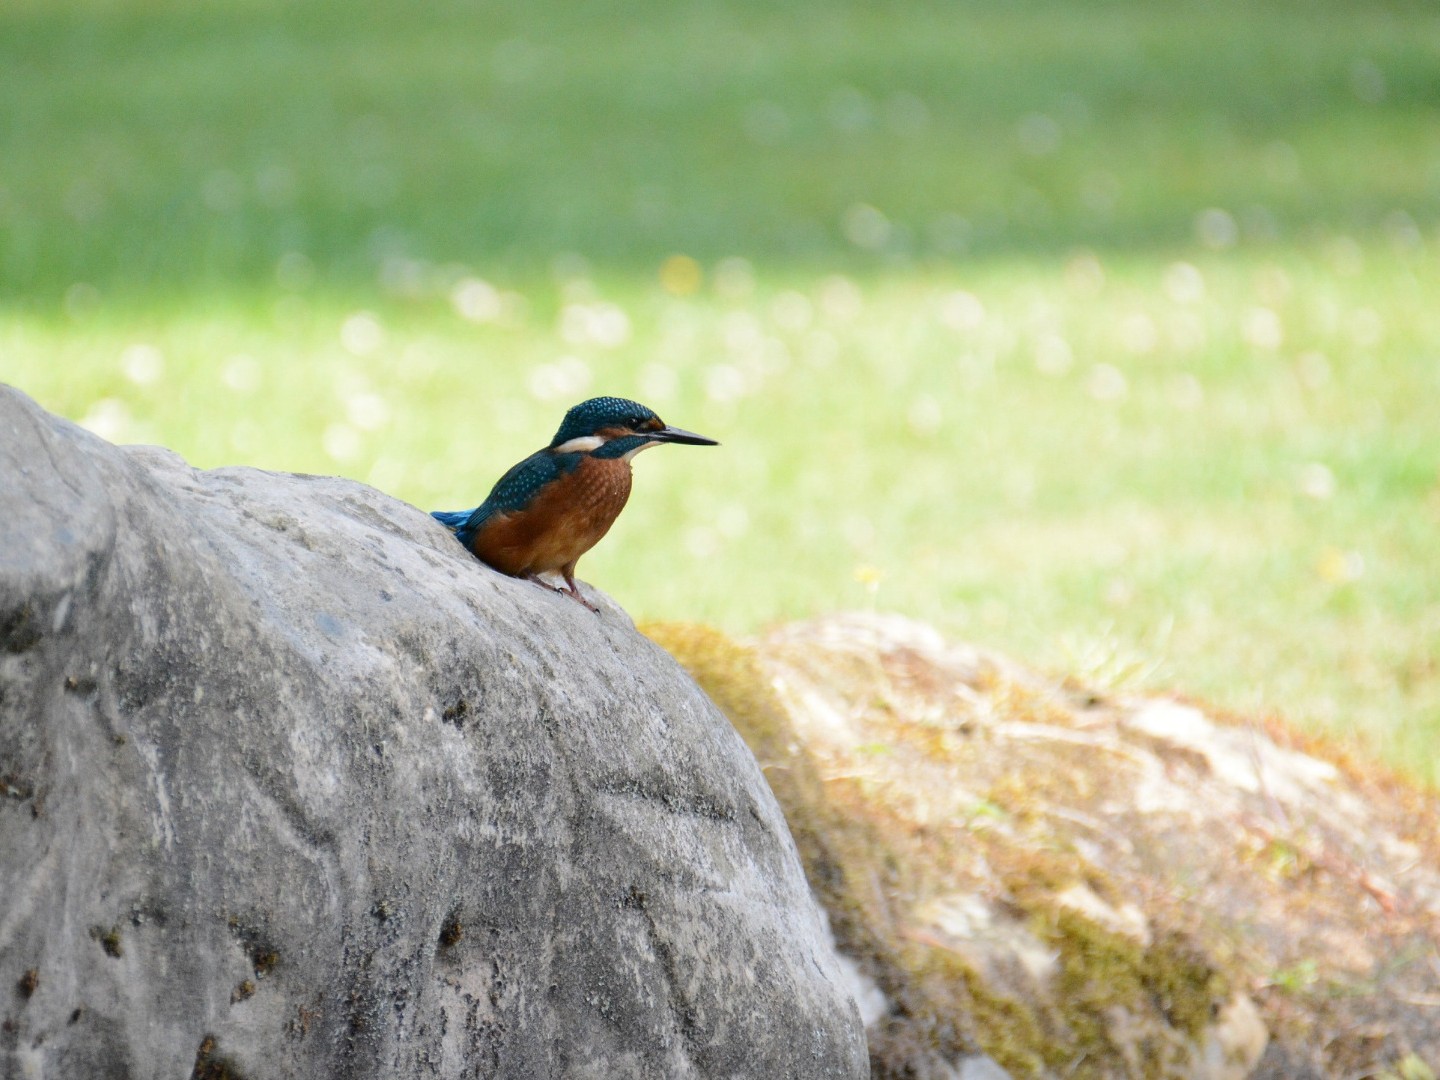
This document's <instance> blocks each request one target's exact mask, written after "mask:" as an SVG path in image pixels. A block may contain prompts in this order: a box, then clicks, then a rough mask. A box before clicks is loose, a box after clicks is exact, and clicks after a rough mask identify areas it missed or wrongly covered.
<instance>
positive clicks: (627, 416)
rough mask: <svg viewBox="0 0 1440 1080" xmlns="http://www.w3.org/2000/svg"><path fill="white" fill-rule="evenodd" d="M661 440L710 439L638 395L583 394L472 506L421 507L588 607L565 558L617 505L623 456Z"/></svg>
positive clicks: (570, 559)
mask: <svg viewBox="0 0 1440 1080" xmlns="http://www.w3.org/2000/svg"><path fill="white" fill-rule="evenodd" d="M662 443H681V444H684V445H688V446H719V445H720V444H719V443H717V442H716V441H715V440H714V439H707V438H706V437H705V436H704V435H696V434H695V433H694V432H693V431H685V430H683V429H681V428H675V427H670V426H668V425H667V424H666V423H665V421H663V420H661V419H660V417H658V416H656V415H655V413H654V411H653V410H652V409H648V408H646V407H645V406H644V405H641V404H640V403H639V402H638V401H628V400H626V399H625V398H617V397H597V398H591V399H590V400H589V401H582V402H581V403H580V404H579V405H576V406H575V407H574V408H572V409H571V410H570V411H569V412H567V413H566V414H565V419H564V421H563V422H562V423H561V424H560V430H558V431H557V432H555V438H553V439H551V440H550V445H549V446H547V447H545V448H544V449H543V450H537V451H535V453H533V454H531V455H530V456H529V457H527V458H526V459H525V460H524V461H521V462H519V463H518V464H516V465H514V466H512V467H511V468H510V470H509V471H508V472H506V473H505V475H504V476H502V477H500V479H499V480H498V481H497V482H496V484H495V487H494V488H493V489H491V491H490V494H489V495H488V496H486V498H485V501H484V502H483V503H481V504H480V505H479V506H477V507H476V508H475V509H473V510H435V511H432V512H431V515H430V516H431V517H433V518H435V519H436V520H437V521H439V522H440V523H441V524H442V525H444V526H446V528H448V529H450V530H451V531H452V532H453V533H454V534H455V538H456V539H457V540H459V541H460V543H462V544H464V545H465V549H466V550H467V551H469V552H470V553H471V554H473V555H474V556H475V557H476V558H478V559H479V560H480V561H481V562H483V563H485V564H487V565H488V566H491V567H493V568H495V569H496V570H499V571H500V572H501V573H502V574H509V575H510V576H511V577H517V578H524V579H526V580H527V581H533V582H534V583H535V584H537V585H539V586H541V587H542V588H545V589H550V588H553V586H551V585H548V584H546V583H545V582H544V581H541V580H540V576H539V575H541V574H545V573H551V572H553V571H556V570H558V571H560V574H561V576H562V577H564V579H565V585H566V588H564V589H560V588H555V591H556V592H559V593H564V594H566V595H568V596H571V597H573V598H574V599H576V600H578V601H579V602H580V603H582V604H584V605H585V606H586V607H588V608H589V609H590V610H591V611H594V612H597V613H598V612H599V610H600V609H599V608H597V607H596V606H595V605H594V604H592V603H590V602H589V601H588V600H586V599H585V598H584V597H583V596H581V595H580V590H579V588H578V587H576V585H575V564H576V562H578V561H579V559H580V556H581V555H584V554H585V552H587V551H589V550H590V549H591V548H592V547H594V546H595V545H596V544H598V543H599V542H600V538H601V537H603V536H604V535H605V534H606V533H607V532H608V531H609V530H610V526H611V525H613V524H614V523H615V519H616V518H617V517H619V516H620V511H621V510H623V509H625V503H626V500H628V499H629V498H630V461H631V459H632V458H634V457H635V455H636V454H638V453H640V451H642V450H648V449H650V447H652V446H659V445H660V444H662Z"/></svg>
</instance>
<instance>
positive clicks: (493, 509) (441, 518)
mask: <svg viewBox="0 0 1440 1080" xmlns="http://www.w3.org/2000/svg"><path fill="white" fill-rule="evenodd" d="M581 456H582V455H580V454H557V453H555V452H554V451H553V450H549V449H546V450H537V451H536V452H535V453H533V454H531V455H530V456H529V457H527V458H526V459H525V460H524V461H522V462H520V463H519V464H517V465H513V466H511V468H510V470H509V471H508V472H507V473H506V474H505V475H504V476H502V477H500V479H499V480H497V481H496V483H495V486H494V487H493V488H492V489H491V490H490V494H489V495H488V496H487V497H486V499H485V501H484V502H483V503H481V504H480V505H479V506H477V507H476V508H475V509H474V510H434V511H431V513H430V516H431V517H433V518H434V519H435V520H436V521H438V522H440V523H441V524H442V525H444V526H445V527H446V528H448V529H452V530H454V532H455V539H457V540H459V541H460V543H462V544H464V545H465V549H466V550H467V551H469V550H472V549H473V548H474V546H475V534H476V533H478V532H479V531H480V529H481V527H482V526H483V525H484V524H485V522H487V521H489V520H490V519H491V518H492V517H494V516H495V515H496V514H513V513H515V512H517V511H519V510H524V509H525V508H526V507H527V506H529V505H530V504H531V503H532V502H533V501H534V500H535V496H536V495H538V494H540V492H541V491H542V490H543V489H544V488H545V486H546V485H547V484H550V483H552V482H553V481H555V480H558V479H560V477H562V476H565V475H567V474H569V473H572V472H574V471H575V467H576V466H577V465H579V464H580V458H581Z"/></svg>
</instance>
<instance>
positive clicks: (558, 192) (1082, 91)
mask: <svg viewBox="0 0 1440 1080" xmlns="http://www.w3.org/2000/svg"><path fill="white" fill-rule="evenodd" d="M583 7H584V9H583V10H580V7H578V6H577V7H576V8H575V9H572V8H571V7H568V6H557V7H555V8H553V9H551V8H548V7H547V8H546V9H545V10H544V12H543V14H540V13H537V12H536V9H534V8H532V7H529V6H518V5H517V6H515V7H513V8H511V9H501V8H493V9H490V10H489V13H488V14H484V15H482V14H478V13H476V11H475V9H473V8H472V7H470V6H468V5H461V4H450V5H440V6H437V7H435V8H433V9H427V11H425V12H424V13H421V12H415V11H412V10H410V9H409V8H401V7H399V6H393V5H390V4H382V3H379V2H375V0H372V2H369V3H363V4H358V5H354V6H351V7H349V8H347V9H346V11H347V14H346V16H345V17H344V18H343V19H341V18H339V17H338V16H336V15H334V14H333V12H334V10H335V9H334V8H332V7H330V6H328V5H321V4H318V3H314V4H312V3H301V4H284V5H282V4H279V3H267V2H263V0H252V2H243V3H242V2H239V0H236V2H234V3H230V4H226V5H218V4H216V5H206V6H197V5H192V4H185V5H181V4H170V3H160V2H151V3H142V2H140V0H134V2H130V3H121V2H115V3H101V2H99V0H95V2H93V3H87V4H79V3H68V4H56V3H46V4H41V3H39V2H38V0H33V2H23V3H19V4H15V5H10V6H9V7H8V8H7V9H6V10H5V11H4V12H0V95H3V97H4V100H5V102H6V103H7V107H8V108H9V112H8V115H7V116H6V117H5V118H4V119H3V120H0V230H3V233H0V237H3V246H0V305H3V306H0V379H3V380H4V381H7V382H11V383H14V384H16V385H18V386H20V387H21V388H22V389H24V390H25V391H26V392H28V393H30V394H31V395H32V396H34V397H36V398H37V399H38V400H40V401H41V402H42V403H43V404H44V405H46V406H47V407H49V408H51V409H52V410H54V411H57V412H59V413H62V414H64V415H67V416H70V417H73V418H75V419H78V420H81V421H82V422H84V423H85V424H86V425H87V426H89V427H91V428H92V430H96V431H98V432H100V433H101V434H104V435H105V436H106V437H108V438H112V439H115V440H117V441H157V442H162V443H164V444H166V445H168V446H171V447H173V448H175V449H176V450H178V451H180V452H181V453H183V454H184V455H185V456H186V457H187V458H189V459H190V460H191V461H192V462H194V463H195V464H197V465H201V466H212V465H219V464H232V463H248V464H254V465H259V466H262V467H266V468H275V469H285V470H298V471H314V472H338V473H341V474H343V475H347V476H352V477H355V478H357V479H361V480H365V481H367V482H369V483H372V484H374V485H376V486H378V487H380V488H382V489H384V490H386V491H388V492H391V493H393V494H395V495H396V496H398V497H400V498H402V499H405V500H407V501H410V502H413V503H415V504H416V505H418V506H421V507H425V508H432V507H445V508H458V507H460V506H466V505H473V503H474V502H476V501H478V499H479V498H481V497H483V495H484V494H485V492H486V490H488V487H489V484H490V483H491V482H493V480H494V479H495V477H496V476H498V474H499V473H500V472H501V471H502V470H503V469H504V468H505V467H506V466H507V465H509V464H510V463H511V462H512V461H514V460H516V459H517V458H519V457H520V456H522V455H523V454H525V453H528V452H529V451H531V450H533V449H535V448H537V447H538V446H540V445H542V444H543V443H544V442H545V441H546V440H548V438H549V436H550V434H551V432H552V431H553V429H554V427H555V425H556V424H557V423H558V420H559V417H560V414H561V413H562V412H563V410H564V409H565V408H566V407H567V406H568V405H570V404H572V403H573V402H574V401H577V400H579V399H580V398H582V397H585V396H587V395H589V394H591V393H597V392H613V393H621V394H625V395H627V396H634V397H638V398H640V399H641V400H644V401H646V402H647V403H649V404H651V405H653V406H655V407H656V408H657V409H658V410H659V411H660V412H661V413H662V415H664V416H665V418H666V419H667V420H670V421H671V422H673V423H677V424H680V425H681V426H684V427H689V428H693V429H695V430H699V431H702V432H704V433H706V434H709V435H712V436H714V437H716V438H719V439H721V440H722V442H723V443H724V446H723V447H722V448H720V449H718V450H699V449H688V448H685V449H682V448H675V449H665V450H662V451H658V452H656V453H653V454H649V455H646V456H645V457H644V458H642V459H640V461H639V462H638V463H637V473H638V477H637V486H636V491H635V495H634V497H633V499H632V505H631V507H630V508H629V509H628V510H627V511H626V514H625V515H624V516H623V517H622V519H621V521H620V523H619V524H618V525H617V526H616V529H615V530H614V532H613V533H612V535H611V537H610V538H609V539H607V540H606V541H605V543H604V544H602V545H601V546H600V547H599V548H597V549H596V550H595V551H594V552H593V553H591V554H590V555H589V556H587V557H586V558H585V560H584V561H583V562H582V563H581V568H580V570H581V577H582V578H584V579H586V580H589V581H591V582H593V583H594V584H596V585H598V586H599V587H601V588H604V589H606V590H607V591H609V592H610V593H612V594H613V595H615V596H616V597H617V598H618V599H619V600H620V601H621V602H622V603H623V604H625V606H626V607H627V608H628V609H629V610H630V611H631V612H632V613H633V614H634V615H636V616H637V618H638V617H664V618H680V619H701V620H706V621H710V622H714V623H718V624H720V625H722V626H725V627H728V628H730V629H732V630H736V631H742V632H744V631H749V630H753V629H756V628H758V627H761V626H763V625H764V624H766V623H768V622H772V621H775V620H779V619H786V618H793V617H797V616H804V615H809V614H813V613H819V612H827V611H834V610H837V609H845V608H856V607H860V608H869V607H876V608H879V609H882V610H896V611H901V612H905V613H908V614H912V615H915V616H917V617H920V618H923V619H926V620H929V621H931V622H933V623H935V624H937V625H938V626H940V627H941V628H942V629H944V630H946V631H947V632H950V633H953V634H955V635H959V636H964V637H966V638H969V639H972V640H974V641H977V642H979V643H981V644H985V645H989V646H993V647H996V648H1000V649H1003V650H1006V651H1008V652H1011V653H1012V654H1014V655H1016V656H1017V657H1019V658H1021V659H1023V660H1026V661H1028V662H1032V663H1035V664H1039V665H1043V666H1045V667H1048V668H1051V669H1054V670H1056V671H1078V672H1080V673H1081V674H1082V675H1084V676H1086V677H1088V678H1092V679H1095V680H1097V681H1100V682H1102V683H1111V684H1123V685H1150V686H1165V687H1176V688H1179V689H1182V690H1184V691H1187V692H1190V693H1193V694H1198V695H1201V696H1205V697H1208V698H1211V699H1213V700H1216V701H1218V702H1220V703H1223V704H1226V705H1229V706H1234V707H1237V708H1240V709H1243V710H1247V711H1262V710H1276V711H1279V712H1281V713H1283V714H1285V715H1288V716H1290V717H1292V718H1294V719H1297V720H1299V721H1302V722H1306V723H1315V724H1319V725H1323V726H1324V727H1326V728H1327V729H1330V730H1336V731H1340V732H1345V733H1353V734H1357V735H1359V736H1361V737H1362V738H1364V739H1367V740H1370V741H1371V745H1373V746H1374V747H1375V748H1377V749H1378V750H1379V751H1380V752H1381V753H1383V754H1384V755H1385V756H1387V757H1388V758H1389V759H1390V760H1392V761H1395V762H1398V763H1400V764H1402V765H1405V766H1406V767H1408V768H1411V769H1413V770H1415V771H1416V772H1418V773H1421V774H1423V775H1427V776H1430V777H1432V778H1437V777H1440V769H1437V767H1436V765H1435V762H1436V759H1437V753H1436V751H1437V746H1440V539H1437V537H1440V231H1437V226H1436V221H1437V208H1440V113H1437V105H1440V20H1437V15H1436V13H1435V10H1434V9H1433V8H1432V7H1429V6H1419V5H1416V6H1413V7H1407V6H1400V5H1395V6H1389V7H1364V8H1356V7H1353V6H1348V5H1339V4H1336V5H1330V6H1326V5H1320V6H1319V7H1318V8H1317V6H1316V5H1294V6H1291V5H1284V4H1276V5H1270V6H1267V7H1265V8H1263V9H1258V10H1257V9H1255V6H1254V5H1250V4H1245V5H1241V4H1219V5H1215V4H1208V5H1187V4H1176V5H1163V8H1164V10H1163V11H1162V10H1160V6H1154V5H1140V4H1131V3H1120V2H1116V3H1107V4H1074V3H1066V4H1060V3H1034V4H1020V5H989V4H984V5H981V4H977V5H971V6H963V5H958V6H952V5H938V4H937V5H926V4H916V5H909V6H906V7H893V8H892V7H888V6H886V7H874V8H870V7H861V6H856V7H854V8H851V7H846V6H843V5H815V6H803V5H791V6H787V7H785V8H784V10H779V9H775V8H772V7H770V6H762V5H756V6H754V7H751V6H748V5H736V6H731V7H723V6H720V5H692V6H669V5H666V6H656V7H654V8H650V7H648V6H647V7H645V8H644V11H643V12H642V13H637V12H636V11H635V10H634V6H633V5H632V6H631V7H629V8H626V9H625V10H623V11H622V10H621V9H620V8H613V9H612V8H606V7H591V6H583ZM1317 12H1318V13H1317ZM677 256H680V257H677Z"/></svg>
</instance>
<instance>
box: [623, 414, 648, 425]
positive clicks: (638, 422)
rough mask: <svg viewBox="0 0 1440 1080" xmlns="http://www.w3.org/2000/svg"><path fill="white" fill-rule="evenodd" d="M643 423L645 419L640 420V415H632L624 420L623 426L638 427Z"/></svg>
mask: <svg viewBox="0 0 1440 1080" xmlns="http://www.w3.org/2000/svg"><path fill="white" fill-rule="evenodd" d="M643 423H645V421H644V420H642V419H641V418H640V417H638V416H632V417H630V419H629V420H626V421H625V426H626V427H630V428H638V427H639V426H640V425H641V424H643Z"/></svg>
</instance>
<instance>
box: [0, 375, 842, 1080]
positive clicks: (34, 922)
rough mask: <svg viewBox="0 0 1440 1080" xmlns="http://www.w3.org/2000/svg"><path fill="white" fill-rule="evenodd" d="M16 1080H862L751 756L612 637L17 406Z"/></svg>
mask: <svg viewBox="0 0 1440 1080" xmlns="http://www.w3.org/2000/svg"><path fill="white" fill-rule="evenodd" d="M0 478H3V479H0V890H3V902H0V1015H3V1018H4V1027H3V1032H0V1074H3V1075H4V1076H5V1077H28V1076H36V1077H40V1076H44V1077H86V1078H92V1077H94V1078H100V1077H114V1078H123V1077H150V1076H166V1077H181V1076H186V1075H193V1076H199V1077H218V1076H229V1077H232V1078H240V1077H249V1078H252V1080H256V1078H261V1077H265V1078H286V1077H297V1078H299V1077H315V1078H320V1077H326V1078H329V1077H336V1076H346V1077H386V1078H396V1077H399V1078H405V1077H459V1076H462V1075H463V1076H485V1077H522V1078H527V1080H531V1078H543V1077H552V1076H554V1077H562V1076H563V1077H605V1078H621V1077H632V1076H633V1077H641V1076H644V1077H666V1078H679V1077H739V1076H754V1077H790V1076H794V1077H860V1076H865V1075H867V1073H868V1065H867V1061H866V1050H865V1041H864V1034H863V1030H862V1027H861V1023H860V1019H859V1016H858V1013H857V1011H856V1008H855V1005H854V1003H853V1001H852V1000H851V999H850V996H849V994H848V993H847V992H846V991H845V990H844V989H843V986H844V983H843V980H842V975H841V973H840V971H839V968H838V966H837V962H836V959H835V956H834V954H833V952H832V951H831V949H830V947H829V944H828V942H827V940H826V932H825V929H824V927H823V925H822V923H821V920H820V917H819V915H818V912H817V910H816V908H815V906H814V904H813V901H812V899H811V896H810V893H809V891H808V889H807V887H806V884H805V881H804V878H803V876H802V873H801V869H800V865H799V862H798V859H797V856H796V853H795V848H794V845H793V843H792V841H791V839H790V836H789V834H788V832H787V831H786V827H785V823H784V820H783V819H782V817H781V815H780V812H779V810H778V809H777V806H776V804H775V801H774V799H773V797H772V795H771V793H770V791H769V789H768V788H767V786H766V784H765V781H764V779H763V777H762V775H761V772H760V770H759V768H758V767H757V766H756V763H755V761H754V759H753V758H752V757H751V755H750V754H749V752H748V751H747V750H746V749H745V747H744V745H743V744H742V743H741V741H740V739H739V738H738V737H737V736H736V734H735V732H734V731H733V730H732V729H731V727H730V726H729V724H727V723H726V722H725V720H724V718H723V717H722V716H720V715H719V713H718V712H717V711H716V710H715V708H714V707H713V706H712V705H711V704H710V702H709V701H708V700H707V699H706V698H705V697H704V696H703V695H702V694H701V693H700V692H699V691H698V690H697V689H696V688H695V686H694V684H693V683H691V681H690V680H689V679H688V678H687V677H686V676H685V675H684V674H683V673H682V672H681V671H680V669H679V668H678V667H677V666H676V665H675V664H674V662H673V661H672V660H671V659H670V658H669V657H668V656H667V655H666V654H665V653H664V652H662V651H661V650H660V649H659V648H658V647H656V646H654V645H653V644H651V643H650V642H649V641H647V640H645V639H644V638H643V637H641V636H640V635H638V634H637V633H636V632H635V631H634V628H633V626H632V625H631V623H630V621H629V619H628V618H627V617H626V616H625V615H624V614H623V612H621V611H620V610H619V609H618V608H616V607H615V606H614V605H613V604H612V603H610V602H608V601H607V600H605V599H604V598H603V597H600V596H598V595H596V594H595V593H594V592H593V591H590V592H589V595H591V596H592V597H593V598H594V599H596V600H597V601H598V602H599V603H600V605H601V607H602V614H601V615H600V616H598V617H597V616H596V615H594V614H592V613H591V612H589V611H587V610H586V609H585V608H583V607H582V606H581V605H579V604H577V603H575V602H574V601H572V600H569V599H567V598H564V597H561V596H556V595H548V594H546V593H544V592H542V591H541V590H539V589H537V588H535V587H534V586H533V585H530V584H527V583H524V582H518V581H514V580H511V579H507V578H503V577H501V576H499V575H497V574H495V573H493V572H490V571H488V570H486V569H485V568H484V567H482V566H481V565H479V564H478V563H476V562H475V561H474V560H473V559H471V558H470V557H469V556H468V555H466V554H465V553H464V552H463V551H462V550H461V549H460V548H459V546H458V545H456V544H455V542H454V541H453V540H452V539H451V538H450V537H449V535H448V534H447V533H446V532H445V531H444V530H443V529H442V528H441V527H440V526H439V525H437V524H436V523H434V522H433V521H431V520H430V519H429V517H427V516H426V515H425V514H423V513H422V512H420V511H419V510H416V509H415V508H413V507H410V506H407V505H405V504H404V503H401V502H398V501H396V500H394V499H391V498H388V497H386V496H385V495H382V494H380V493H379V492H376V491H373V490H371V489H369V488H366V487H363V486H362V485H360V484H356V483H351V482H348V481H344V480H339V479H333V478H321V477H311V476H294V475H277V474H272V473H264V472H259V471H256V470H252V469H238V468H237V469H218V470H215V471H212V472H199V471H196V470H193V469H191V468H189V467H188V466H187V465H186V464H185V463H184V462H183V461H181V460H180V459H179V458H178V457H176V456H175V455H173V454H170V453H168V452H166V451H162V450H157V449H154V448H134V449H124V450H122V449H117V448H115V447H112V446H110V445H108V444H106V443H104V442H102V441H101V440H99V439H97V438H94V437H93V436H90V435H88V434H86V433H85V432H83V431H81V430H79V429H78V428H76V427H74V426H72V425H70V424H68V423H65V422H63V421H60V420H57V419H55V418H53V417H50V416H48V415H47V414H45V413H44V412H43V411H42V410H40V409H39V408H38V407H36V406H35V405H34V404H33V403H32V402H30V401H29V400H28V399H26V398H24V397H23V396H22V395H19V394H18V393H15V392H14V391H10V390H8V389H6V390H3V391H0Z"/></svg>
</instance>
